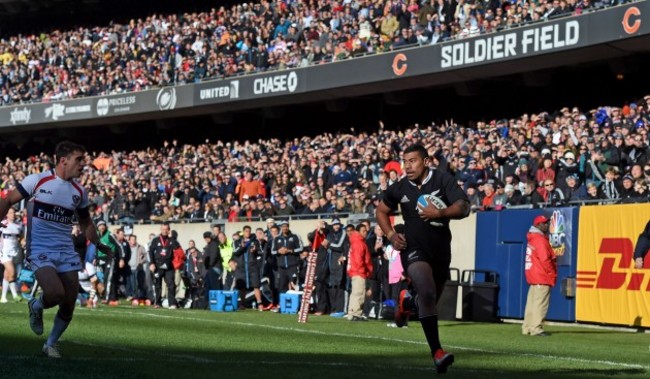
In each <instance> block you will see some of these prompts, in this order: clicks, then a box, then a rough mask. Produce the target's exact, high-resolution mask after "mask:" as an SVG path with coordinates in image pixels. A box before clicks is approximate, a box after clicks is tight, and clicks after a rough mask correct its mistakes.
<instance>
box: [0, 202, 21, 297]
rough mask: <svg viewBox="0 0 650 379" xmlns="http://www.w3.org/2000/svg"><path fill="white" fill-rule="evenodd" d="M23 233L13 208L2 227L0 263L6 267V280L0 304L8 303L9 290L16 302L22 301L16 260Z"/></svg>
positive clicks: (4, 280)
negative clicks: (18, 285)
mask: <svg viewBox="0 0 650 379" xmlns="http://www.w3.org/2000/svg"><path fill="white" fill-rule="evenodd" d="M22 233H23V226H22V225H20V224H19V223H17V222H16V211H15V210H14V209H13V208H11V209H9V212H7V220H6V222H5V223H4V224H3V225H2V241H1V243H0V245H1V246H2V248H1V249H0V263H2V264H3V265H4V266H5V273H4V279H3V280H2V297H0V303H6V302H7V290H9V289H10V290H11V295H12V296H13V298H14V301H20V300H22V296H20V295H19V294H18V291H17V290H16V269H15V267H14V258H15V257H16V256H17V255H18V253H19V250H20V235H21V234H22Z"/></svg>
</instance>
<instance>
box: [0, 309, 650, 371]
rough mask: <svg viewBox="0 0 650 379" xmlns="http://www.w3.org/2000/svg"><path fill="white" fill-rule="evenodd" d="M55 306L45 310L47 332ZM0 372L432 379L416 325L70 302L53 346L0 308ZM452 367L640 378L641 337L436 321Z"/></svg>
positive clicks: (646, 353) (13, 312) (647, 359)
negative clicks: (45, 352) (527, 331)
mask: <svg viewBox="0 0 650 379" xmlns="http://www.w3.org/2000/svg"><path fill="white" fill-rule="evenodd" d="M54 314H55V311H54V310H48V311H46V313H45V329H46V334H47V333H48V332H49V329H50V328H51V326H52V319H53V317H54ZM0 320H1V321H2V323H1V324H0V325H2V327H1V330H0V378H57V379H63V378H77V377H78V378H157V379H160V378H172V377H174V378H197V377H201V378H213V377H214V378H308V379H318V378H327V379H332V378H354V379H360V378H369V379H370V378H372V379H376V378H400V379H407V378H408V379H411V378H430V377H434V376H437V374H436V373H435V369H434V367H433V363H432V362H431V359H430V358H429V354H428V349H427V345H426V343H425V340H424V336H423V334H422V331H421V329H420V325H419V324H418V323H411V326H410V328H408V329H396V328H388V327H386V321H370V322H365V323H353V322H349V321H346V320H341V319H333V318H331V317H329V316H311V317H310V321H309V323H308V324H298V323H297V322H296V316H295V315H282V314H276V313H270V312H263V313H261V312H257V311H240V312H236V313H216V312H208V311H193V310H154V309H150V308H131V307H128V306H123V307H116V308H100V309H96V310H87V309H78V310H77V312H76V314H75V319H74V321H73V323H72V325H71V327H70V328H69V329H68V331H67V332H66V334H65V335H64V336H63V340H62V341H61V343H60V348H61V352H62V354H63V355H64V358H63V359H62V360H50V359H46V358H44V357H42V356H41V355H40V349H41V346H42V345H43V343H44V341H45V338H46V336H45V335H44V336H40V337H39V336H36V335H34V334H33V333H32V332H31V330H30V329H29V326H28V318H27V305H26V304H25V303H21V304H2V305H1V306H0ZM440 329H441V331H440V333H441V338H442V341H443V345H444V346H445V347H446V348H447V350H449V351H452V352H454V354H455V355H456V363H455V364H454V365H453V366H452V367H451V368H450V370H449V373H447V374H446V375H445V376H446V377H448V378H481V379H487V378H502V379H508V378H513V379H514V378H517V379H521V378H526V379H532V378H605V377H616V378H648V377H650V334H644V333H630V332H625V331H612V330H605V329H595V328H583V327H575V326H549V327H547V330H548V331H549V332H551V333H552V334H553V335H552V336H551V337H546V338H544V337H525V336H522V335H521V334H520V326H519V325H517V324H479V323H464V322H442V323H441V328H440Z"/></svg>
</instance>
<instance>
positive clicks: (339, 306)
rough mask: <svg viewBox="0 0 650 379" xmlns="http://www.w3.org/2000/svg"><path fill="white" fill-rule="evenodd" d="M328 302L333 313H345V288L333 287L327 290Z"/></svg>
mask: <svg viewBox="0 0 650 379" xmlns="http://www.w3.org/2000/svg"><path fill="white" fill-rule="evenodd" d="M327 295H328V298H329V299H328V300H329V303H330V306H331V311H332V313H334V312H337V313H338V312H345V310H344V309H343V308H344V307H345V288H344V287H339V286H332V287H329V288H328V289H327Z"/></svg>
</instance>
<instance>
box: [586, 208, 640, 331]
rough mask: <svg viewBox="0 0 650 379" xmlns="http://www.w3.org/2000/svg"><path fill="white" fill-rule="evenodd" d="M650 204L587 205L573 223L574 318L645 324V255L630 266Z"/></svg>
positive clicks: (599, 321) (600, 321) (623, 323)
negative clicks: (575, 265)
mask: <svg viewBox="0 0 650 379" xmlns="http://www.w3.org/2000/svg"><path fill="white" fill-rule="evenodd" d="M649 219H650V204H633V205H607V206H586V207H582V208H580V221H579V223H578V225H579V226H578V269H577V275H576V287H577V288H576V291H577V292H576V319H577V320H578V321H587V322H598V323H606V324H620V325H629V326H637V327H650V259H647V260H646V264H645V267H644V268H642V269H635V268H634V259H633V255H634V247H635V244H636V241H637V238H638V236H639V234H640V233H641V231H643V228H645V225H646V223H647V222H648V220H649Z"/></svg>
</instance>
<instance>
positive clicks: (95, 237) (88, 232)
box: [77, 207, 113, 258]
mask: <svg viewBox="0 0 650 379" xmlns="http://www.w3.org/2000/svg"><path fill="white" fill-rule="evenodd" d="M77 218H78V219H79V228H80V229H81V231H82V233H83V234H84V235H85V236H86V239H88V241H90V243H92V244H93V245H95V246H96V247H97V250H99V251H101V252H102V253H104V254H106V255H107V256H108V257H109V258H110V257H112V256H113V251H112V250H111V248H110V247H108V246H106V245H104V244H102V243H101V242H100V240H99V234H97V227H96V226H95V223H94V222H93V220H92V219H91V218H90V212H89V211H88V208H87V207H85V208H79V209H77Z"/></svg>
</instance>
